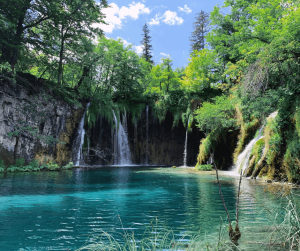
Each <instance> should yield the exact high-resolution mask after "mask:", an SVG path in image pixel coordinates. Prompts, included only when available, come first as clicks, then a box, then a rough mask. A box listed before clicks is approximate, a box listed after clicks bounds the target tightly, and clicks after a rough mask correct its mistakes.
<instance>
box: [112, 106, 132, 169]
mask: <svg viewBox="0 0 300 251" xmlns="http://www.w3.org/2000/svg"><path fill="white" fill-rule="evenodd" d="M113 114H114V121H115V125H116V130H115V138H114V156H115V158H114V164H115V165H131V164H132V161H131V152H130V148H129V144H128V136H127V133H126V132H125V130H124V127H123V125H122V123H121V122H119V123H118V120H117V117H116V114H115V112H114V111H113ZM124 120H126V115H125V116H124V117H123V124H124V125H127V122H124ZM126 130H127V129H126Z"/></svg>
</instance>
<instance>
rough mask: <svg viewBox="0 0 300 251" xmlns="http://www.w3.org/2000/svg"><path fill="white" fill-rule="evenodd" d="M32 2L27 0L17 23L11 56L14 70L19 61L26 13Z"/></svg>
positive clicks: (11, 64)
mask: <svg viewBox="0 0 300 251" xmlns="http://www.w3.org/2000/svg"><path fill="white" fill-rule="evenodd" d="M30 2H31V0H27V1H26V2H25V4H24V7H23V8H22V11H21V13H20V16H19V19H18V23H17V30H16V34H15V38H14V44H13V47H12V49H11V53H12V55H11V58H10V62H9V64H10V67H11V69H12V70H13V71H14V69H15V65H16V63H17V61H18V57H19V50H20V45H21V43H22V35H23V33H24V27H23V24H24V20H25V15H26V12H27V10H28V9H29V7H30Z"/></svg>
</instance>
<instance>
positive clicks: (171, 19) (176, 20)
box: [162, 10, 184, 25]
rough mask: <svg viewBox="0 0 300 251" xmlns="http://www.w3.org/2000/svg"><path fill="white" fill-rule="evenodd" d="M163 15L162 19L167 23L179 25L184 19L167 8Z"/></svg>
mask: <svg viewBox="0 0 300 251" xmlns="http://www.w3.org/2000/svg"><path fill="white" fill-rule="evenodd" d="M163 17H164V19H163V20H162V21H163V22H164V23H165V24H169V25H175V24H177V25H181V24H182V23H183V21H184V20H183V18H181V17H178V16H177V12H175V11H170V10H167V11H166V12H165V14H164V15H163Z"/></svg>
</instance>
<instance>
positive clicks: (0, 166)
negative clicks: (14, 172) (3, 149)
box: [0, 159, 6, 173]
mask: <svg viewBox="0 0 300 251" xmlns="http://www.w3.org/2000/svg"><path fill="white" fill-rule="evenodd" d="M5 168H6V167H5V165H4V160H1V159H0V173H3V172H4V170H5Z"/></svg>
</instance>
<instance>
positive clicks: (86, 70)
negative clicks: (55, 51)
mask: <svg viewBox="0 0 300 251" xmlns="http://www.w3.org/2000/svg"><path fill="white" fill-rule="evenodd" d="M89 72H90V68H89V67H87V66H84V67H83V73H82V75H81V78H80V80H79V81H78V84H77V85H76V86H75V88H74V89H75V90H77V89H78V88H79V87H80V86H81V84H82V83H83V81H84V79H85V78H86V77H87V76H88V75H89Z"/></svg>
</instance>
